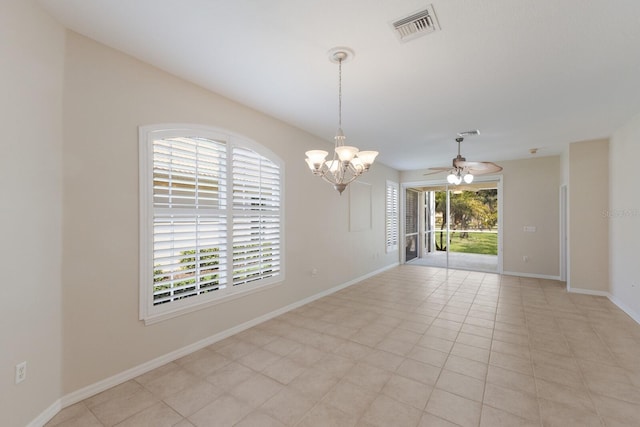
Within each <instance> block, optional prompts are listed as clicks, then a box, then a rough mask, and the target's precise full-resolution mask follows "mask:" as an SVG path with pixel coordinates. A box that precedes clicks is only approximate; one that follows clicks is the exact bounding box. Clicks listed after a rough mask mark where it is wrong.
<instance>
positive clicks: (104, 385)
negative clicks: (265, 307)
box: [28, 262, 399, 427]
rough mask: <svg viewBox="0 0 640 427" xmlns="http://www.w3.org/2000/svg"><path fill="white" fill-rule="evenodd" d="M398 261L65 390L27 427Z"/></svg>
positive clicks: (35, 426)
mask: <svg viewBox="0 0 640 427" xmlns="http://www.w3.org/2000/svg"><path fill="white" fill-rule="evenodd" d="M398 265H399V263H398V262H396V263H393V264H390V265H387V266H385V267H383V268H380V269H378V270H375V271H372V272H370V273H367V274H365V275H363V276H360V277H357V278H355V279H353V280H350V281H348V282H345V283H342V284H340V285H337V286H334V287H332V288H330V289H327V290H324V291H322V292H319V293H317V294H314V295H311V296H309V297H307V298H304V299H302V300H300V301H296V302H294V303H292V304H289V305H287V306H285V307H282V308H279V309H277V310H275V311H272V312H270V313H267V314H264V315H262V316H259V317H256V318H255V319H251V320H249V321H247V322H244V323H242V324H240V325H236V326H234V327H232V328H230V329H227V330H225V331H222V332H219V333H217V334H215V335H212V336H210V337H207V338H205V339H202V340H200V341H197V342H195V343H193V344H189V345H187V346H185V347H182V348H179V349H178V350H174V351H172V352H170V353H167V354H165V355H163V356H160V357H156V358H155V359H153V360H149V361H148V362H145V363H142V364H140V365H138V366H134V367H133V368H131V369H127V370H126V371H123V372H120V373H118V374H116V375H113V376H111V377H109V378H105V379H104V380H101V381H98V382H96V383H93V384H91V385H88V386H86V387H83V388H81V389H79V390H76V391H74V392H71V393H69V394H66V395H65V396H63V397H62V398H61V399H59V400H57V401H56V402H55V403H54V404H53V405H51V406H50V407H49V408H47V410H46V411H44V412H42V413H41V414H40V415H39V416H38V417H37V418H36V419H34V420H33V421H32V422H31V423H30V424H29V425H28V427H40V426H42V425H44V424H45V423H46V422H47V421H49V420H50V419H51V418H53V417H54V416H55V415H56V414H57V413H58V412H59V411H60V410H61V409H63V408H66V407H67V406H71V405H73V404H74V403H77V402H80V401H81V400H84V399H86V398H89V397H91V396H94V395H96V394H98V393H101V392H103V391H105V390H107V389H110V388H111V387H115V386H117V385H118V384H122V383H124V382H126V381H129V380H131V379H133V378H135V377H138V376H140V375H142V374H144V373H147V372H149V371H151V370H153V369H156V368H159V367H160V366H162V365H165V364H167V363H169V362H172V361H174V360H176V359H179V358H181V357H184V356H186V355H188V354H191V353H193V352H195V351H198V350H200V349H202V348H204V347H207V346H209V345H211V344H213V343H216V342H218V341H220V340H223V339H224V338H227V337H230V336H231V335H235V334H237V333H238V332H242V331H244V330H245V329H249V328H251V327H253V326H256V325H258V324H260V323H263V322H266V321H267V320H270V319H273V318H274V317H277V316H280V315H281V314H284V313H286V312H288V311H291V310H294V309H296V308H298V307H302V306H303V305H305V304H308V303H310V302H313V301H315V300H317V299H320V298H322V297H325V296H327V295H330V294H332V293H334V292H337V291H339V290H341V289H344V288H346V287H349V286H351V285H354V284H356V283H358V282H361V281H363V280H365V279H368V278H370V277H373V276H375V275H377V274H380V273H382V272H384V271H386V270H389V269H391V268H394V267H397V266H398Z"/></svg>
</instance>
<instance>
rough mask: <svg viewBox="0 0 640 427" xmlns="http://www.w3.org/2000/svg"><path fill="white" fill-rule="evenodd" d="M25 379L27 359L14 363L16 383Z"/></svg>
mask: <svg viewBox="0 0 640 427" xmlns="http://www.w3.org/2000/svg"><path fill="white" fill-rule="evenodd" d="M26 379H27V361H26V360H25V361H24V362H22V363H18V364H17V365H16V384H19V383H21V382H22V381H24V380H26Z"/></svg>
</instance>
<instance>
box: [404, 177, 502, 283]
mask: <svg viewBox="0 0 640 427" xmlns="http://www.w3.org/2000/svg"><path fill="white" fill-rule="evenodd" d="M498 184H499V182H498V181H495V180H494V181H488V182H476V183H473V184H468V185H460V186H449V185H448V184H434V185H428V186H423V187H420V188H411V189H410V190H409V189H408V190H407V201H408V197H409V196H408V195H409V191H412V194H415V193H416V192H417V193H419V202H418V204H419V205H420V212H421V214H420V218H419V224H417V225H414V224H413V223H412V224H411V225H412V228H411V236H413V234H414V233H415V230H416V229H419V230H420V233H419V235H420V238H418V239H417V241H418V242H419V243H420V246H419V248H418V251H417V253H416V254H415V255H414V256H412V257H411V258H409V257H408V256H407V258H406V259H407V261H410V260H413V261H412V263H415V264H423V265H429V266H434V267H448V268H457V269H465V270H477V271H489V272H498V271H499V264H500V263H499V256H498V255H499V240H500V239H499V224H500V222H499V216H498V214H499V212H498V210H499V209H498V208H499V203H498V201H499V199H498V196H499V194H498V187H499V185H498ZM412 203H415V202H412ZM407 207H408V203H407ZM407 212H408V211H407ZM407 215H408V214H407ZM407 225H409V222H408V221H407ZM407 233H409V229H407ZM408 237H409V234H407V242H409V239H408ZM412 242H413V240H412ZM412 255H413V254H412Z"/></svg>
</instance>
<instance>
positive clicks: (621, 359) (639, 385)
mask: <svg viewBox="0 0 640 427" xmlns="http://www.w3.org/2000/svg"><path fill="white" fill-rule="evenodd" d="M47 425H48V426H58V427H69V426H82V427H86V426H113V425H117V426H136V427H137V426H153V427H161V426H179V427H186V426H242V427H245V426H256V427H263V426H264V427H268V426H323V427H325V426H362V427H364V426H370V427H371V426H380V427H389V426H394V427H396V426H412V427H416V426H456V425H460V426H482V427H499V426H509V427H514V426H563V427H567V426H610V427H614V426H638V425H640V325H638V324H637V323H635V322H634V321H633V320H632V319H630V318H629V317H628V316H626V315H625V314H624V313H623V312H622V311H620V310H619V309H618V308H617V307H615V306H614V305H613V304H612V303H611V302H610V301H609V300H607V299H606V298H603V297H594V296H586V295H577V294H567V292H566V291H565V290H564V285H563V284H562V283H559V282H554V281H548V280H539V279H530V278H521V277H513V276H500V275H496V274H488V273H477V272H468V271H456V270H448V271H447V270H444V269H438V268H431V267H421V266H411V265H404V266H400V267H397V268H394V269H392V270H389V271H387V272H385V273H383V274H380V275H378V276H375V277H373V278H370V279H368V280H366V281H363V282H361V283H359V284H356V285H353V286H351V287H349V288H347V289H344V290H342V291H340V292H337V293H335V294H333V295H330V296H327V297H325V298H322V299H320V300H317V301H315V302H313V303H311V304H308V305H306V306H304V307H301V308H299V309H296V310H293V311H291V312H289V313H286V314H284V315H282V316H279V317H277V318H275V319H272V320H269V321H267V322H265V323H263V324H261V325H258V326H256V327H254V328H251V329H249V330H246V331H244V332H242V333H239V334H237V335H235V336H233V337H230V338H227V339H225V340H223V341H220V342H217V343H215V344H213V345H211V346H209V347H207V348H204V349H202V350H200V351H198V352H195V353H193V354H191V355H189V356H186V357H184V358H182V359H179V360H176V361H175V362H172V363H168V364H167V365H164V366H162V367H160V368H158V369H156V370H154V371H151V372H148V373H146V374H144V375H142V376H140V377H138V378H135V379H133V380H130V381H127V382H125V383H123V384H121V385H118V386H116V387H114V388H112V389H109V390H107V391H105V392H103V393H100V394H98V395H96V396H93V397H91V398H88V399H86V400H84V401H82V402H79V403H77V404H75V405H73V406H70V407H68V408H66V409H64V410H63V411H61V412H60V413H59V414H58V415H56V417H55V418H54V419H53V420H51V422H50V423H49V424H47Z"/></svg>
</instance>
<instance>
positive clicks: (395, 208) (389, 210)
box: [384, 180, 400, 253]
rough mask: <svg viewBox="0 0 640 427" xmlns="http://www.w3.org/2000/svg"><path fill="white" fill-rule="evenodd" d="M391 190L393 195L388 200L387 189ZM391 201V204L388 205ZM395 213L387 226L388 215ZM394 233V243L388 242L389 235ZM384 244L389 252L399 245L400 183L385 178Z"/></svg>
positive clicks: (396, 248) (395, 249)
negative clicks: (393, 219) (393, 218)
mask: <svg viewBox="0 0 640 427" xmlns="http://www.w3.org/2000/svg"><path fill="white" fill-rule="evenodd" d="M390 190H391V192H393V194H394V197H393V198H392V200H390V197H389V191H390ZM390 203H393V205H390ZM390 215H395V221H393V222H391V224H392V226H391V228H390V226H389V224H390V223H389V216H390ZM394 234H395V244H389V243H390V240H393V238H391V239H390V238H389V236H393V235H394ZM384 240H385V242H384V246H385V252H386V253H390V252H394V251H397V250H398V249H399V247H400V244H399V242H400V185H399V184H398V183H397V182H394V181H389V180H387V183H386V185H385V193H384Z"/></svg>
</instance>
